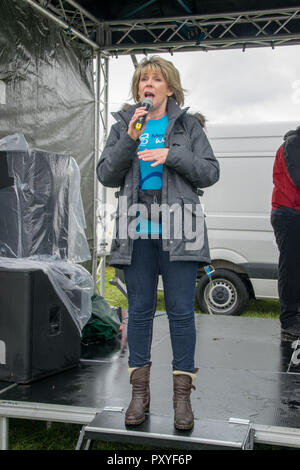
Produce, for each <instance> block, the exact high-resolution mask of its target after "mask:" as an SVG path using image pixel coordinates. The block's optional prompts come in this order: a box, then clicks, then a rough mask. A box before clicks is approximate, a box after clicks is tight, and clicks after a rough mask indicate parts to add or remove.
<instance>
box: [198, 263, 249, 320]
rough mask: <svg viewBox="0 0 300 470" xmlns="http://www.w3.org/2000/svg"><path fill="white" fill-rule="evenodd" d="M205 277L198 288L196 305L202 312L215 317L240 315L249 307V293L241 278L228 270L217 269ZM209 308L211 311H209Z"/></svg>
mask: <svg viewBox="0 0 300 470" xmlns="http://www.w3.org/2000/svg"><path fill="white" fill-rule="evenodd" d="M211 279H212V282H210V279H209V278H208V276H207V275H203V276H202V277H201V278H200V280H199V282H198V284H197V287H196V294H195V298H196V303H197V304H198V306H199V308H200V310H201V311H202V312H209V309H210V311H211V313H213V314H215V315H240V314H241V313H242V312H243V310H245V308H246V307H247V304H248V301H249V292H248V289H247V286H246V285H245V284H244V282H243V281H242V279H241V278H240V276H239V275H238V274H236V273H234V272H233V271H229V270H228V269H216V270H215V271H214V272H213V274H212V275H211ZM208 306H209V309H208Z"/></svg>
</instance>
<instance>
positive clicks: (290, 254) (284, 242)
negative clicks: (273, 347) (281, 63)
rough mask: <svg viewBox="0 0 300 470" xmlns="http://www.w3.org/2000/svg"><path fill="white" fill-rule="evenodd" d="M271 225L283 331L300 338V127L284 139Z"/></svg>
mask: <svg viewBox="0 0 300 470" xmlns="http://www.w3.org/2000/svg"><path fill="white" fill-rule="evenodd" d="M273 184H274V188H273V194H272V214H271V224H272V226H273V230H274V234H275V238H276V243H277V246H278V249H279V264H278V292H279V300H280V322H281V331H282V333H283V335H284V336H285V337H286V338H287V339H289V338H290V339H291V340H292V339H295V338H298V337H299V336H300V319H299V308H300V126H299V127H297V129H296V130H291V131H289V132H288V133H287V134H286V135H285V136H284V142H283V144H282V145H281V146H280V148H279V149H278V151H277V153H276V157H275V162H274V167H273Z"/></svg>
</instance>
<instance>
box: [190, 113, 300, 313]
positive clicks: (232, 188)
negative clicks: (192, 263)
mask: <svg viewBox="0 0 300 470" xmlns="http://www.w3.org/2000/svg"><path fill="white" fill-rule="evenodd" d="M298 125H299V123H295V122H280V123H278V122H269V123H259V124H255V125H253V124H251V125H249V124H242V125H231V126H227V125H211V126H208V128H207V135H208V138H209V141H210V143H211V146H212V148H213V150H214V153H215V155H216V157H217V159H218V161H219V163H220V180H219V181H218V183H216V184H215V185H214V186H212V187H211V188H206V189H205V190H204V195H203V197H202V198H201V202H202V204H203V206H204V212H205V215H206V223H207V228H208V238H209V245H210V253H211V260H212V266H213V267H214V269H215V271H214V272H213V274H212V275H211V276H210V277H209V276H207V274H204V275H202V276H201V277H200V280H199V282H198V284H197V288H196V301H197V303H198V305H199V307H200V308H201V310H202V311H207V305H206V304H208V305H209V308H210V309H211V312H212V313H214V314H225V315H239V314H240V313H241V312H242V311H243V310H244V309H245V308H246V306H247V303H248V300H249V297H254V298H257V299H259V298H269V299H278V289H277V263H278V250H277V246H276V243H275V238H274V234H273V229H272V226H271V223H270V214H271V196H272V189H273V183H272V171H273V164H274V158H275V155H276V151H277V149H278V148H279V146H280V145H281V144H282V142H283V136H284V134H285V133H286V132H287V131H289V130H290V129H295V128H296V127H297V126H298ZM211 278H212V280H213V282H212V283H210V282H209V280H210V279H211Z"/></svg>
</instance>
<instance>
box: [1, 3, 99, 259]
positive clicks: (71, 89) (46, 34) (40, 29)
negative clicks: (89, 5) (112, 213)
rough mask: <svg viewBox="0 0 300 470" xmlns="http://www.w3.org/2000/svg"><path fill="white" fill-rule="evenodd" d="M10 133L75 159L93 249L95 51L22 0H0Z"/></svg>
mask: <svg viewBox="0 0 300 470" xmlns="http://www.w3.org/2000/svg"><path fill="white" fill-rule="evenodd" d="M41 3H43V2H41ZM11 134H24V136H25V138H26V141H27V142H28V144H29V146H30V148H41V149H43V150H45V151H49V152H53V151H55V152H56V153H59V154H68V155H72V157H73V158H74V159H75V160H76V162H77V164H78V166H79V168H80V177H81V178H80V180H81V195H82V200H83V206H84V210H85V218H86V224H87V230H86V237H87V240H88V242H89V247H90V249H91V248H92V247H93V238H94V221H95V214H94V201H95V197H94V187H95V168H94V167H95V158H96V159H97V157H95V92H94V70H93V50H92V49H91V48H90V47H89V46H87V45H85V44H78V43H76V41H74V40H73V38H72V36H71V35H70V36H68V35H66V34H65V32H64V31H63V30H62V28H61V27H60V26H59V25H57V24H56V23H55V22H54V21H52V20H51V19H49V18H46V17H45V16H44V15H42V14H40V13H39V12H37V11H36V10H35V9H34V8H32V6H30V5H29V4H28V3H27V2H24V1H23V0H9V1H7V0H0V139H1V138H3V137H6V136H8V135H11ZM76 189H77V188H76ZM74 222H75V221H74ZM78 241H79V240H78V239H77V242H78ZM0 256H1V255H0Z"/></svg>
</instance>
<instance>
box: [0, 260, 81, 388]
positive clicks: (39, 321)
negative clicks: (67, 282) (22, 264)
mask: <svg viewBox="0 0 300 470" xmlns="http://www.w3.org/2000/svg"><path fill="white" fill-rule="evenodd" d="M80 350H81V336H80V332H79V330H78V328H77V326H76V325H75V323H74V320H73V319H72V317H71V315H70V313H69V312H68V311H67V309H66V307H65V306H64V304H63V303H62V301H61V300H60V298H59V297H58V296H57V294H56V292H55V290H54V288H53V286H52V284H51V283H50V281H49V279H48V276H47V275H46V274H45V273H44V272H43V271H40V270H30V269H24V270H12V269H5V268H0V381H7V382H14V383H29V382H32V381H34V380H37V379H39V378H42V377H46V376H49V375H52V374H56V373H58V372H60V371H63V370H66V369H69V368H71V367H74V366H76V365H78V363H79V360H80Z"/></svg>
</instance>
